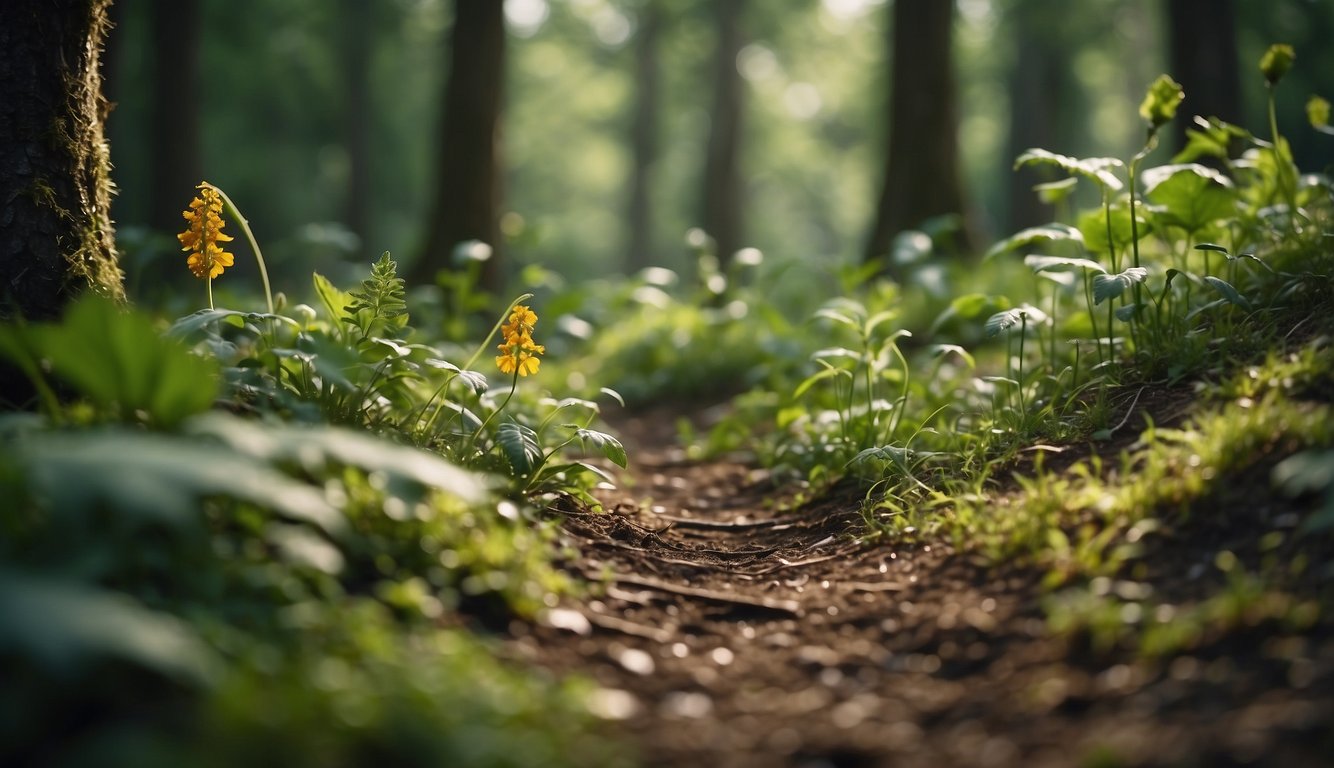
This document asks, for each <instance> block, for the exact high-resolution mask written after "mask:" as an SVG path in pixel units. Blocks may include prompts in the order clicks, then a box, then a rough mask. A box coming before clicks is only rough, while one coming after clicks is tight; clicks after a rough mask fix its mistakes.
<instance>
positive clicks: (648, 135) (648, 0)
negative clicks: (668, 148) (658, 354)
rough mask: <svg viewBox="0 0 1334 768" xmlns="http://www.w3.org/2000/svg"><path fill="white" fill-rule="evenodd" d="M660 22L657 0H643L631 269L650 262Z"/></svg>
mask: <svg viewBox="0 0 1334 768" xmlns="http://www.w3.org/2000/svg"><path fill="white" fill-rule="evenodd" d="M661 26H662V9H661V7H660V6H659V4H658V0H645V2H644V5H643V9H642V13H641V14H640V17H639V34H638V39H637V41H636V45H635V113H634V124H633V127H632V128H631V135H630V143H631V146H632V148H633V149H632V152H633V155H634V160H633V162H634V167H633V168H632V169H631V171H630V174H631V175H630V210H629V222H628V229H629V231H628V233H627V234H628V238H627V239H628V243H627V247H626V265H627V266H628V267H629V268H630V270H631V271H638V270H641V269H643V268H645V267H648V266H652V265H653V264H654V263H655V262H656V259H654V257H653V256H654V255H653V207H652V204H651V200H650V192H649V190H650V187H651V183H652V178H653V164H654V161H655V160H656V159H657V154H658V100H659V91H660V81H661V77H660V74H661V73H660V71H659V66H658V35H659V31H660V29H661Z"/></svg>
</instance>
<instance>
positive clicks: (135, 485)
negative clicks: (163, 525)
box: [21, 430, 345, 533]
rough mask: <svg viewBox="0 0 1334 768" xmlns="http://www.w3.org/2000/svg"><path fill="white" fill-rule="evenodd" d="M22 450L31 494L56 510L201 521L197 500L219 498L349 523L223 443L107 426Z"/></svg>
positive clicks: (332, 523) (338, 527)
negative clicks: (114, 511) (105, 512)
mask: <svg viewBox="0 0 1334 768" xmlns="http://www.w3.org/2000/svg"><path fill="white" fill-rule="evenodd" d="M22 448H23V455H22V459H21V460H22V462H23V463H24V465H25V466H26V476H27V478H28V482H29V483H30V487H31V488H32V491H33V494H34V495H35V496H36V497H37V498H38V499H39V500H41V501H44V502H45V503H46V504H47V505H48V506H49V508H50V510H51V513H52V514H53V515H66V514H71V513H74V512H77V511H78V510H93V509H98V508H99V507H101V508H109V509H114V510H116V511H117V513H118V514H120V515H123V516H126V517H127V518H129V517H138V518H144V519H152V520H158V521H162V522H167V523H171V524H173V525H179V526H196V525H199V524H201V522H202V519H201V518H200V514H199V502H200V500H201V499H203V498H205V497H209V496H222V497H227V498H233V499H239V500H242V501H247V502H250V503H252V504H255V505H256V506H259V507H262V508H265V509H271V510H273V511H274V512H277V513H278V514H281V515H284V516H286V517H289V518H291V519H293V520H299V521H302V522H309V523H314V524H315V525H317V526H319V527H320V528H322V529H324V530H325V531H328V532H330V533H338V532H341V531H342V530H343V528H344V527H345V523H344V520H343V516H342V515H341V514H340V513H339V512H338V510H336V509H334V508H333V507H331V506H330V505H329V503H328V502H327V501H325V499H324V494H323V493H321V492H320V491H319V490H317V489H316V488H313V487H311V486H309V485H306V484H305V483H301V482H298V481H296V480H293V479H292V478H289V477H287V476H286V475H283V474H282V473H280V472H277V471H275V470H274V469H273V468H272V467H270V466H269V465H268V464H267V463H266V462H263V461H260V460H257V459H256V458H254V457H253V456H249V455H246V454H244V453H241V452H238V451H236V450H232V449H231V448H229V447H227V446H224V445H218V444H215V443H209V442H201V441H199V440H195V439H190V438H188V437H184V438H183V437H175V436H165V435H155V434H145V433H138V432H127V431H124V430H104V431H85V432H80V433H77V434H50V435H41V436H34V437H33V438H31V439H28V440H25V441H24V442H23V445H22Z"/></svg>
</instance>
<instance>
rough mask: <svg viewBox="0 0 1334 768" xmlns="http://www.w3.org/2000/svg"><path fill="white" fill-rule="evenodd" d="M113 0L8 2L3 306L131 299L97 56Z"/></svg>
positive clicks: (50, 310)
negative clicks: (119, 262) (119, 252)
mask: <svg viewBox="0 0 1334 768" xmlns="http://www.w3.org/2000/svg"><path fill="white" fill-rule="evenodd" d="M109 2H110V0H5V2H3V3H0V316H3V317H12V316H14V315H16V314H21V315H23V316H25V317H27V318H29V319H48V318H52V317H55V316H57V315H58V314H60V311H61V310H62V309H63V308H64V306H65V305H66V304H67V303H68V302H69V301H70V299H71V298H73V297H74V296H75V295H76V294H78V293H80V292H81V291H84V290H86V289H93V290H96V291H98V292H100V293H103V294H106V295H107V296H111V297H113V298H115V299H118V300H121V299H124V290H123V287H122V278H121V273H120V270H119V269H118V268H117V266H116V247H115V232H114V229H113V227H112V224H111V215H110V211H111V182H110V179H109V176H108V169H109V166H110V160H109V151H108V147H107V143H106V139H105V138H104V136H103V131H102V127H103V120H105V118H106V110H107V102H106V100H105V99H104V98H103V96H102V74H101V71H100V69H99V66H98V59H99V56H100V55H101V50H102V41H103V38H104V36H105V35H106V32H107V28H108V26H109V23H108V21H107V7H108V5H109Z"/></svg>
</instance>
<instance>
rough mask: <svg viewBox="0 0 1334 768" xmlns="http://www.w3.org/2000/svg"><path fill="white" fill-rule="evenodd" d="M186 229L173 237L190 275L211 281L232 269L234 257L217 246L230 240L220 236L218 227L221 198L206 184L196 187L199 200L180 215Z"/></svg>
mask: <svg viewBox="0 0 1334 768" xmlns="http://www.w3.org/2000/svg"><path fill="white" fill-rule="evenodd" d="M181 216H183V217H184V218H185V220H186V221H188V222H190V225H189V227H188V228H187V229H186V230H185V231H184V232H182V233H180V234H179V235H177V236H176V239H178V240H180V241H181V250H182V251H187V252H189V254H190V256H189V258H187V259H186V260H185V265H186V266H187V267H189V268H190V271H191V272H193V273H194V276H195V277H197V278H199V279H201V280H203V279H205V278H214V277H217V276H218V275H221V274H222V271H223V270H224V269H225V268H227V267H230V266H232V264H233V263H234V262H235V257H234V256H233V255H232V254H230V253H227V252H226V251H224V250H223V249H222V246H221V245H219V243H226V242H230V241H231V239H232V238H231V236H230V235H224V234H223V233H222V228H223V226H224V225H225V224H226V222H224V221H223V220H222V196H221V195H219V194H218V191H217V190H216V189H214V188H213V187H211V186H209V185H208V184H200V185H199V197H196V198H195V199H194V200H192V201H191V202H190V209H189V210H187V211H185V212H184V213H182V214H181Z"/></svg>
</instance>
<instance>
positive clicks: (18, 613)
mask: <svg viewBox="0 0 1334 768" xmlns="http://www.w3.org/2000/svg"><path fill="white" fill-rule="evenodd" d="M0 655H3V656H6V657H10V658H13V657H15V656H17V658H18V659H19V660H20V661H19V663H20V664H24V663H25V662H26V663H36V664H39V665H41V666H43V667H46V668H47V669H49V670H51V671H52V672H54V673H56V674H57V675H60V676H66V675H68V674H69V673H71V672H74V671H76V670H78V669H79V668H80V667H84V666H86V665H88V664H90V663H92V662H95V661H98V660H100V659H102V658H105V657H113V658H118V659H123V660H126V661H129V662H132V663H135V664H138V665H141V666H143V667H145V668H147V669H151V670H154V671H156V672H158V673H160V674H164V675H166V676H168V677H171V678H173V679H176V680H178V681H181V682H185V683H190V684H195V685H204V684H207V683H209V682H210V681H212V680H213V679H214V678H215V677H216V675H217V673H218V672H219V671H220V663H221V662H220V660H219V659H218V658H217V657H216V656H215V655H214V653H213V652H212V650H210V649H209V647H208V646H207V645H206V644H205V643H204V642H203V641H202V640H201V639H200V638H199V636H198V635H196V634H195V633H194V631H193V630H191V628H190V627H189V626H188V625H186V624H185V623H184V622H182V621H180V620H178V619H176V618H175V617H173V616H169V615H167V614H163V613H158V612H155V611H151V610H149V609H147V608H145V607H144V606H142V605H140V604H138V603H136V602H134V601H132V600H130V599H129V598H128V597H125V596H123V595H119V594H115V593H111V592H107V591H104V590H100V589H95V588H91V587H86V586H83V585H80V584H74V583H68V582H62V581H56V580H52V579H50V578H43V577H37V576H32V575H29V574H24V573H19V572H16V571H0Z"/></svg>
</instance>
